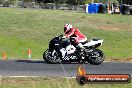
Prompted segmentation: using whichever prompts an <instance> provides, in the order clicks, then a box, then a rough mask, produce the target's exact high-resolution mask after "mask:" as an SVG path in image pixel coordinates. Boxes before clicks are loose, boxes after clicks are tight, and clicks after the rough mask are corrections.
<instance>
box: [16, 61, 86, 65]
mask: <svg viewBox="0 0 132 88" xmlns="http://www.w3.org/2000/svg"><path fill="white" fill-rule="evenodd" d="M14 62H23V63H44V64H49V63H47V62H45V61H42V60H15V61H14ZM58 64H82V63H78V62H62V63H58ZM83 64H88V63H83Z"/></svg>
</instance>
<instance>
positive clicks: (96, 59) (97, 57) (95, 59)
mask: <svg viewBox="0 0 132 88" xmlns="http://www.w3.org/2000/svg"><path fill="white" fill-rule="evenodd" d="M104 58H105V56H104V54H103V52H102V51H101V50H99V49H95V50H94V51H93V53H92V55H90V56H89V57H87V61H88V62H89V63H90V64H93V65H99V64H101V63H102V62H103V61H104Z"/></svg>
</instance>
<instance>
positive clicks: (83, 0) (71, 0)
mask: <svg viewBox="0 0 132 88" xmlns="http://www.w3.org/2000/svg"><path fill="white" fill-rule="evenodd" d="M4 1H11V2H13V1H14V2H15V1H23V2H37V3H56V4H71V5H84V4H87V3H90V2H92V1H94V2H97V3H106V4H107V3H108V1H110V2H114V1H116V2H118V3H119V4H130V5H132V0H0V3H2V2H4Z"/></svg>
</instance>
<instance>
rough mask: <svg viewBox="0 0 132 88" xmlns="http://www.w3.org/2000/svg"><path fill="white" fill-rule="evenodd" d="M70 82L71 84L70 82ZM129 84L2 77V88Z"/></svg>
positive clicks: (122, 87) (118, 86) (92, 87)
mask: <svg viewBox="0 0 132 88" xmlns="http://www.w3.org/2000/svg"><path fill="white" fill-rule="evenodd" d="M69 83H70V84H69ZM131 86H132V83H128V84H85V85H83V86H82V85H79V84H78V83H77V82H76V79H66V78H43V77H41V78H35V77H33V78H30V77H29V78H8V77H2V78H1V83H0V88H131Z"/></svg>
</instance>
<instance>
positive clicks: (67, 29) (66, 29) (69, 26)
mask: <svg viewBox="0 0 132 88" xmlns="http://www.w3.org/2000/svg"><path fill="white" fill-rule="evenodd" d="M71 28H72V25H71V24H65V25H64V33H67V32H68V31H69V30H70V29H71Z"/></svg>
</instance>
